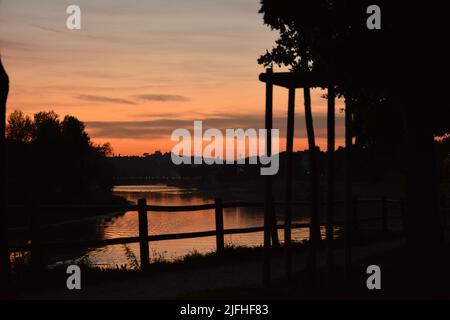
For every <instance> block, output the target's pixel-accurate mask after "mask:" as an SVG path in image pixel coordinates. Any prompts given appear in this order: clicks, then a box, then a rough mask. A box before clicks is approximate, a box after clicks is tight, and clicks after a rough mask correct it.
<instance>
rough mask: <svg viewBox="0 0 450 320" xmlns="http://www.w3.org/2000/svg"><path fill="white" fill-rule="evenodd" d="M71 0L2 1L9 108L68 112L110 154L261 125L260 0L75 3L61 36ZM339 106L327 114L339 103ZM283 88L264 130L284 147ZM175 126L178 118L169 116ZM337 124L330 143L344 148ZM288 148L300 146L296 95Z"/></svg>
mask: <svg viewBox="0 0 450 320" xmlns="http://www.w3.org/2000/svg"><path fill="white" fill-rule="evenodd" d="M70 4H72V3H71V1H56V0H43V1H39V3H36V2H34V1H25V0H14V1H5V0H3V1H0V8H1V10H0V25H1V26H2V28H1V30H0V47H1V53H2V60H3V63H4V65H5V68H6V69H7V72H8V73H9V76H10V83H11V84H10V87H11V88H10V95H9V98H8V105H7V113H8V114H9V113H11V112H12V111H14V110H16V109H17V110H22V111H23V112H24V113H25V114H28V115H32V114H33V113H36V112H39V111H49V110H53V111H55V112H56V113H58V114H59V115H60V116H61V117H63V116H64V115H66V114H70V115H73V116H76V117H77V118H78V119H80V120H81V121H83V122H85V123H86V125H87V130H88V132H89V134H90V135H91V138H92V140H93V141H94V142H95V143H105V142H110V143H111V145H112V147H113V151H114V153H115V154H121V155H142V154H143V153H153V152H154V151H156V150H160V151H162V152H168V151H170V150H171V147H172V146H173V145H174V144H175V142H171V141H170V134H171V132H172V131H173V130H175V129H177V128H187V129H191V127H192V123H193V121H194V120H203V122H204V125H205V129H207V128H211V127H214V128H218V129H221V130H224V129H226V128H230V129H237V128H242V129H248V128H255V129H259V128H263V126H264V98H265V96H264V90H265V89H264V84H263V83H261V82H259V81H258V75H259V73H261V72H263V71H264V69H263V67H262V66H259V65H258V64H257V62H256V59H257V58H258V57H259V56H260V55H261V54H262V53H264V52H265V50H266V49H269V48H271V47H272V46H273V44H274V40H275V39H276V37H277V34H276V33H274V32H272V31H271V30H270V28H268V27H267V26H264V25H263V21H262V16H261V15H259V14H258V10H259V1H258V0H251V1H242V0H230V1H226V2H224V1H218V0H209V1H206V0H193V1H190V2H189V3H186V2H185V1H181V0H177V1H171V2H167V1H164V0H152V1H147V2H145V3H143V2H142V1H120V0H112V1H96V2H95V3H92V2H90V1H87V0H79V1H77V5H79V6H80V7H81V9H82V28H81V30H79V31H71V30H67V29H66V26H65V20H66V17H67V14H66V13H65V10H66V8H67V6H68V5H70ZM321 95H322V92H321V91H320V90H314V91H313V111H314V120H315V125H316V135H317V144H318V145H319V146H320V147H321V148H322V149H325V148H326V143H325V135H326V121H325V112H326V100H325V99H323V98H322V97H321ZM341 106H342V104H341V101H338V102H337V110H339V108H341ZM286 113H287V91H286V90H284V89H281V88H277V89H275V95H274V115H275V119H274V120H275V121H274V127H275V128H277V127H278V128H279V129H280V133H281V137H282V139H281V141H280V150H284V149H285V148H284V145H285V143H284V135H285V125H286V124H285V122H286V121H285V118H286ZM175 120H176V121H175ZM342 125H343V121H342V117H341V116H340V115H339V114H338V118H337V145H342V143H343V130H342ZM294 148H295V150H303V149H306V148H307V142H306V133H305V125H304V118H303V101H302V92H301V90H298V95H297V117H296V141H295V145H294Z"/></svg>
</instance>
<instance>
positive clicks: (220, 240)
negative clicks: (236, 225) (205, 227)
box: [215, 198, 225, 254]
mask: <svg viewBox="0 0 450 320" xmlns="http://www.w3.org/2000/svg"><path fill="white" fill-rule="evenodd" d="M215 205H216V208H215V214H216V250H217V253H218V254H221V253H223V251H224V250H225V241H224V234H223V207H222V199H220V198H217V199H216V200H215Z"/></svg>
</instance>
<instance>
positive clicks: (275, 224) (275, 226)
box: [270, 196, 281, 248]
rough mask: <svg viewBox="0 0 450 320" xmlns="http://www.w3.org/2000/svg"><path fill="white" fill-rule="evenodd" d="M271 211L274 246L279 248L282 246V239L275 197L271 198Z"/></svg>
mask: <svg viewBox="0 0 450 320" xmlns="http://www.w3.org/2000/svg"><path fill="white" fill-rule="evenodd" d="M270 210H271V211H270V214H271V217H272V236H271V237H272V246H274V247H277V248H279V247H280V246H281V244H280V239H279V238H278V222H277V210H276V208H275V200H274V198H273V196H271V197H270Z"/></svg>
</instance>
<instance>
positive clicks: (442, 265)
mask: <svg viewBox="0 0 450 320" xmlns="http://www.w3.org/2000/svg"><path fill="white" fill-rule="evenodd" d="M374 264H375V265H378V266H379V267H380V268H381V274H382V276H381V290H368V289H367V286H366V281H367V278H368V277H369V275H367V274H366V268H367V266H369V265H374ZM333 278H334V279H335V280H334V282H333V283H332V286H331V287H330V286H329V284H328V282H327V280H326V279H327V275H326V272H325V270H324V269H320V270H319V272H318V275H317V283H316V285H315V286H314V285H312V284H311V281H310V280H311V278H310V277H309V275H308V274H307V273H306V272H305V271H300V272H296V273H295V274H293V276H292V278H291V279H289V280H287V279H283V280H279V281H274V282H272V284H271V285H270V286H268V287H246V288H230V289H222V290H210V291H205V292H200V293H196V294H189V295H185V296H183V297H181V298H182V299H207V300H215V299H257V300H259V299H281V300H286V299H446V300H448V299H450V245H445V246H442V247H440V248H434V249H412V250H408V249H405V248H398V249H394V250H391V251H388V252H385V253H381V254H377V255H374V256H370V257H367V258H364V259H361V260H359V261H357V262H355V263H354V265H353V267H352V272H351V277H350V280H349V281H348V282H346V281H345V272H344V270H343V268H340V267H338V268H336V270H335V272H334V277H333Z"/></svg>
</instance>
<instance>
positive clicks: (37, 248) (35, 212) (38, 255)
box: [28, 205, 43, 273]
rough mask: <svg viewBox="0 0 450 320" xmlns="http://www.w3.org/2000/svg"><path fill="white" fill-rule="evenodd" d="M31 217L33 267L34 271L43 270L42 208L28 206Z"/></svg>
mask: <svg viewBox="0 0 450 320" xmlns="http://www.w3.org/2000/svg"><path fill="white" fill-rule="evenodd" d="M28 210H29V212H28V214H29V217H30V237H31V267H32V269H33V272H36V273H38V272H40V271H42V267H43V259H42V247H41V230H40V228H41V226H40V221H39V220H40V218H41V215H40V213H41V212H40V210H39V208H38V207H37V206H35V205H30V206H29V208H28Z"/></svg>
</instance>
